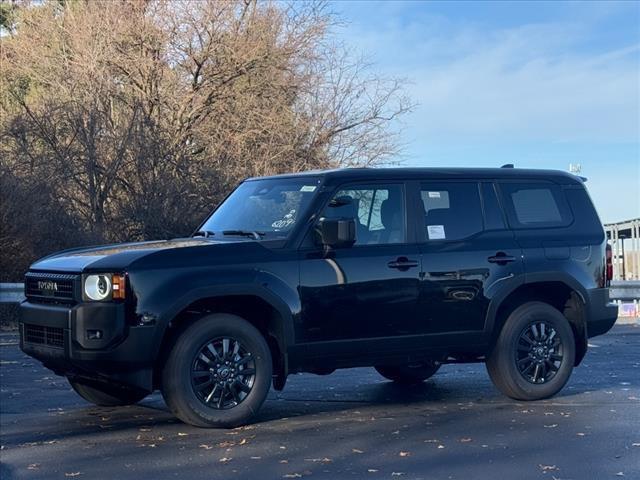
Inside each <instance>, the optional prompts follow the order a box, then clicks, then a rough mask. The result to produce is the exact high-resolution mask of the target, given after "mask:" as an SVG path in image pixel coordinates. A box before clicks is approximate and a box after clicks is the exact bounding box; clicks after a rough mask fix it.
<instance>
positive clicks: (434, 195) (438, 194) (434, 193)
mask: <svg viewBox="0 0 640 480" xmlns="http://www.w3.org/2000/svg"><path fill="white" fill-rule="evenodd" d="M429 198H440V192H429Z"/></svg>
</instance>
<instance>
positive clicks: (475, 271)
mask: <svg viewBox="0 0 640 480" xmlns="http://www.w3.org/2000/svg"><path fill="white" fill-rule="evenodd" d="M610 279H611V259H610V253H608V250H607V244H606V239H605V234H604V231H603V227H602V225H601V223H600V220H599V219H598V216H597V214H596V211H595V209H594V207H593V205H592V203H591V201H590V199H589V196H588V194H587V190H586V189H585V185H584V181H583V179H581V178H579V177H576V176H573V175H571V174H568V173H564V172H559V171H543V170H525V169H514V168H502V169H498V168H495V169H426V168H425V169H343V170H333V171H323V172H309V173H302V174H291V175H281V176H274V177H268V178H253V179H248V180H246V181H244V182H242V183H241V184H240V185H239V186H238V187H237V188H236V189H235V190H234V191H233V193H231V194H230V195H229V196H228V197H227V199H226V200H225V201H224V202H223V203H222V204H221V205H220V206H219V207H218V208H217V209H216V210H215V211H214V212H213V213H212V214H211V215H210V216H209V218H207V219H206V220H205V221H204V222H203V223H202V225H200V227H199V228H198V229H197V231H196V232H195V233H194V234H193V236H192V237H191V238H181V239H174V240H163V241H152V242H142V243H130V244H123V245H108V246H103V247H98V248H95V247H94V248H79V249H74V250H67V251H64V252H60V253H57V254H54V255H51V256H48V257H45V258H43V259H41V260H39V261H37V262H36V263H34V264H33V265H32V266H31V268H30V270H29V272H28V273H27V275H26V278H25V295H26V301H24V302H23V303H22V304H21V308H20V310H21V321H20V346H21V348H22V350H23V351H24V352H26V353H27V354H29V355H31V356H33V357H35V358H36V359H38V360H40V361H41V362H42V363H43V364H44V366H45V367H47V368H49V369H51V370H53V371H54V372H55V373H56V374H58V375H63V376H65V377H67V379H68V381H69V383H70V384H71V386H72V387H73V389H74V390H75V391H76V392H77V393H78V394H80V395H81V396H82V397H84V398H85V399H86V400H88V401H89V402H92V403H94V404H97V405H110V406H114V405H126V404H132V403H135V402H138V401H139V400H141V399H142V398H144V397H145V396H146V395H148V394H149V393H150V392H152V391H154V390H156V389H160V390H161V392H162V395H163V396H164V399H165V401H166V404H167V405H168V407H169V409H170V410H171V411H172V412H173V413H174V414H175V415H176V416H178V417H179V418H180V419H182V420H183V421H185V422H187V423H190V424H192V425H197V426H201V427H212V426H213V427H230V426H236V425H240V424H243V423H246V422H248V421H249V420H250V419H251V418H252V417H253V416H254V415H255V414H256V412H257V411H258V409H259V407H260V406H261V404H262V403H263V401H264V400H265V397H266V396H267V393H268V391H269V388H270V386H271V384H272V383H273V386H274V388H275V389H277V390H280V389H282V388H283V387H284V385H285V381H286V378H287V375H288V374H290V373H293V372H315V373H321V374H326V373H330V372H331V371H333V370H334V369H337V368H348V367H357V366H374V367H375V368H376V369H377V371H378V372H379V373H380V374H381V375H382V376H384V377H386V378H387V379H390V380H393V381H395V382H398V383H403V384H411V383H415V382H421V381H423V380H425V379H427V378H429V377H431V376H432V375H434V374H435V373H436V371H437V370H438V368H439V367H440V365H442V364H444V363H453V362H485V363H486V366H487V370H488V372H489V375H490V377H491V379H492V380H493V382H494V384H495V385H496V387H497V388H498V389H499V390H500V391H501V392H503V393H504V394H505V395H507V396H509V397H511V398H514V399H518V400H537V399H542V398H547V397H550V396H552V395H554V394H556V393H557V392H558V391H559V390H560V389H562V387H563V386H564V385H565V383H566V382H567V380H568V379H569V376H570V374H571V372H572V370H573V368H574V367H575V366H577V365H579V364H580V362H581V360H582V359H583V357H584V355H585V353H586V351H587V339H588V338H590V337H593V336H595V335H601V334H603V333H605V332H607V331H608V330H609V329H610V328H611V326H612V325H613V324H614V322H615V320H616V317H617V307H616V306H615V305H614V304H612V303H610V302H609V297H608V284H609V280H610Z"/></svg>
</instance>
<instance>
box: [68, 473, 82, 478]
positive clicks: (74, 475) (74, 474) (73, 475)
mask: <svg viewBox="0 0 640 480" xmlns="http://www.w3.org/2000/svg"><path fill="white" fill-rule="evenodd" d="M78 475H82V472H71V473H65V474H64V476H65V477H77V476H78Z"/></svg>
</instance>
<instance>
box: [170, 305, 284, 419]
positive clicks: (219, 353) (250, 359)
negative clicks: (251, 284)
mask: <svg viewBox="0 0 640 480" xmlns="http://www.w3.org/2000/svg"><path fill="white" fill-rule="evenodd" d="M176 335H177V337H176V338H175V340H174V342H175V343H174V344H173V346H172V347H171V351H170V352H169V353H168V356H167V359H166V361H165V363H164V366H163V368H162V380H161V382H162V388H161V390H162V396H163V398H164V400H165V402H166V404H167V406H168V407H169V409H170V410H171V411H172V412H173V413H174V414H175V415H176V416H177V417H178V418H180V420H182V421H183V422H185V423H189V424H191V425H194V426H196V427H223V428H230V427H237V426H239V425H245V424H246V423H248V422H249V421H250V420H251V419H252V418H254V417H255V415H256V414H257V412H258V410H259V409H260V406H261V405H262V403H263V402H264V400H265V399H266V397H267V394H268V392H269V388H270V387H271V381H272V373H273V364H272V359H271V351H270V350H269V345H268V344H267V341H266V339H265V337H264V336H263V334H262V333H261V332H260V331H259V330H258V329H257V328H256V327H255V326H254V325H252V324H251V323H249V322H248V321H247V320H245V319H244V318H241V317H238V316H237V315H232V314H228V313H213V314H209V315H205V316H203V317H202V318H200V319H199V320H197V321H195V322H193V323H192V324H190V325H189V326H187V327H185V328H184V330H183V331H182V332H180V331H178V332H177V333H176Z"/></svg>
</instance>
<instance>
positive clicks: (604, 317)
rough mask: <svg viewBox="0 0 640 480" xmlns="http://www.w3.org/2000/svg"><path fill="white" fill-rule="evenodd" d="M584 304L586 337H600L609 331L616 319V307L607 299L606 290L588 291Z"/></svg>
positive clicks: (607, 291)
mask: <svg viewBox="0 0 640 480" xmlns="http://www.w3.org/2000/svg"><path fill="white" fill-rule="evenodd" d="M588 295H589V298H587V304H586V309H587V310H586V316H585V317H586V321H587V336H588V337H589V338H591V337H595V336H597V335H602V334H604V333H607V332H608V331H609V330H611V327H613V325H614V324H615V323H616V320H617V319H618V306H617V305H616V304H615V303H613V302H611V301H610V299H609V289H608V288H594V289H592V290H589V291H588Z"/></svg>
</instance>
